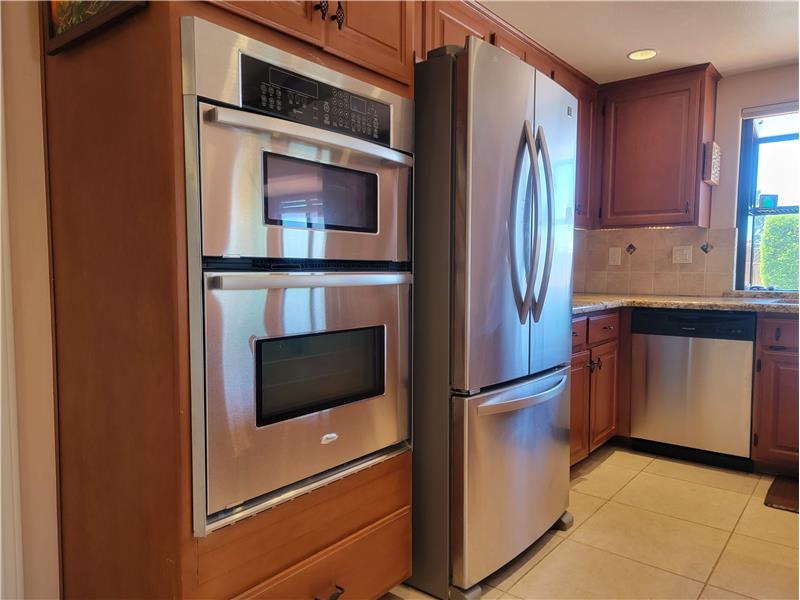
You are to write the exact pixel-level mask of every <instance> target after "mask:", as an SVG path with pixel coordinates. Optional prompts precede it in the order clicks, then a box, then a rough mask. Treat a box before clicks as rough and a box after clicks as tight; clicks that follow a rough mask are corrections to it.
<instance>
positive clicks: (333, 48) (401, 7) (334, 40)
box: [325, 0, 414, 83]
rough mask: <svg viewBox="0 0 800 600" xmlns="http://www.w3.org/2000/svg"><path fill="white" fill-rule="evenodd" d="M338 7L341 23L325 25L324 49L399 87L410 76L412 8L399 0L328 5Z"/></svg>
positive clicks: (412, 38)
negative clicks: (341, 10)
mask: <svg viewBox="0 0 800 600" xmlns="http://www.w3.org/2000/svg"><path fill="white" fill-rule="evenodd" d="M338 4H341V6H342V9H343V10H344V22H343V24H342V28H341V29H339V28H338V25H337V23H336V22H335V21H332V20H329V21H328V22H327V28H328V30H327V35H326V38H325V49H326V50H327V51H329V52H332V53H334V54H337V55H339V56H341V57H343V58H346V59H348V60H350V61H352V62H354V63H357V64H359V65H363V66H365V67H367V68H369V69H371V70H373V71H376V72H378V73H381V74H383V75H386V76H388V77H392V78H393V79H396V80H397V81H401V82H403V83H411V81H412V79H413V76H414V73H413V69H414V57H413V41H414V37H413V26H414V6H413V3H411V2H403V1H402V0H382V1H380V2H373V1H364V0H359V1H348V0H344V1H342V2H341V3H338V2H331V3H330V13H331V15H332V14H333V13H334V11H335V10H336V7H337V5H338Z"/></svg>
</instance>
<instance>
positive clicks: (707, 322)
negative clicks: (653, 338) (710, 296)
mask: <svg viewBox="0 0 800 600" xmlns="http://www.w3.org/2000/svg"><path fill="white" fill-rule="evenodd" d="M631 333H645V334H650V335H671V336H677V337H697V338H710V339H722V340H749V341H753V340H755V337H756V317H755V315H754V314H753V313H749V312H733V311H721V310H681V309H663V308H637V309H635V310H634V311H633V314H632V316H631Z"/></svg>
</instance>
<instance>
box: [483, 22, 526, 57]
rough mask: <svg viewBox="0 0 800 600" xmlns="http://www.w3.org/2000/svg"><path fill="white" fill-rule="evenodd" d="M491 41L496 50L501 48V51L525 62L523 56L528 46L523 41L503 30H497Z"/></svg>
mask: <svg viewBox="0 0 800 600" xmlns="http://www.w3.org/2000/svg"><path fill="white" fill-rule="evenodd" d="M491 41H492V44H494V45H495V46H497V47H498V48H502V49H503V50H505V51H506V52H509V53H511V54H513V55H514V56H516V57H517V58H518V59H520V60H523V61H524V60H525V54H526V50H527V49H528V45H527V44H526V43H525V41H524V40H521V39H520V38H518V37H517V36H515V35H513V34H512V33H510V32H508V31H505V30H504V29H501V28H498V31H496V32H495V33H493V34H492V36H491Z"/></svg>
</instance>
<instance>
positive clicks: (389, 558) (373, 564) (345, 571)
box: [237, 506, 411, 600]
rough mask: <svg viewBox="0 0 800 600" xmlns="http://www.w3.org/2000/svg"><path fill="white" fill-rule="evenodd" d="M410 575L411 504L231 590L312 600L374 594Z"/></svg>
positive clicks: (247, 594)
mask: <svg viewBox="0 0 800 600" xmlns="http://www.w3.org/2000/svg"><path fill="white" fill-rule="evenodd" d="M410 575H411V508H410V507H408V506H407V507H405V508H403V509H401V510H398V511H397V512H394V513H392V514H391V515H389V516H387V517H385V518H383V519H381V520H380V521H377V522H376V523H373V524H372V525H369V526H368V527H365V528H364V529H362V530H360V531H358V532H356V533H354V534H353V535H351V536H349V537H347V538H345V539H343V540H342V541H340V542H338V543H336V544H334V545H333V546H330V547H329V548H326V549H325V550H323V551H322V552H319V553H318V554H315V555H313V556H311V557H309V558H308V559H306V560H304V561H302V562H301V563H299V564H297V565H295V566H294V567H291V568H289V569H287V570H286V571H284V572H283V573H280V574H278V575H276V576H275V577H273V578H271V579H268V580H267V581H265V582H264V583H262V584H260V585H257V586H256V587H254V588H251V589H249V590H247V591H246V592H244V593H243V594H241V595H240V596H237V598H248V599H251V598H252V599H255V598H259V599H267V598H271V599H276V600H277V599H280V600H285V599H286V598H295V599H296V600H313V599H314V598H330V597H331V595H332V594H336V592H337V591H339V592H340V593H341V596H342V597H343V598H378V597H380V596H381V595H383V594H384V593H386V592H387V591H388V590H389V589H391V588H392V587H393V586H395V585H396V584H398V583H400V582H401V581H403V580H404V579H406V578H408V577H409V576H410Z"/></svg>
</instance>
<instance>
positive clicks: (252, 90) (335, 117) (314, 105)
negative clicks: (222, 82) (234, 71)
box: [241, 54, 391, 146]
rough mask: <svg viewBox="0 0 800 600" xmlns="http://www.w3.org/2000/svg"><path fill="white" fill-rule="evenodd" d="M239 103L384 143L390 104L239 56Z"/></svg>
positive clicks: (387, 143) (270, 113)
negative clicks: (240, 89)
mask: <svg viewBox="0 0 800 600" xmlns="http://www.w3.org/2000/svg"><path fill="white" fill-rule="evenodd" d="M241 68H242V106H243V107H245V108H252V109H255V110H258V111H261V112H265V113H267V114H269V115H272V116H276V117H281V118H284V119H290V120H292V121H297V122H299V123H305V124H306V125H313V126H314V127H322V128H323V129H330V130H332V131H338V132H340V133H345V134H347V135H352V136H355V137H359V138H363V139H366V140H370V141H372V142H377V143H379V144H383V145H385V146H388V145H389V140H390V135H389V134H390V124H389V120H390V116H391V112H390V108H389V105H387V104H384V103H382V102H378V101H376V100H373V99H371V98H367V97H365V96H359V95H357V94H353V93H351V92H348V91H345V90H342V89H339V88H337V87H334V86H332V85H329V84H327V83H323V82H321V81H316V80H314V79H311V78H309V77H305V76H303V75H299V74H297V73H293V72H291V71H287V70H286V69H284V68H282V67H276V66H275V65H271V64H269V63H267V62H264V61H262V60H258V59H255V58H252V57H250V56H247V55H245V54H242V55H241Z"/></svg>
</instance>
